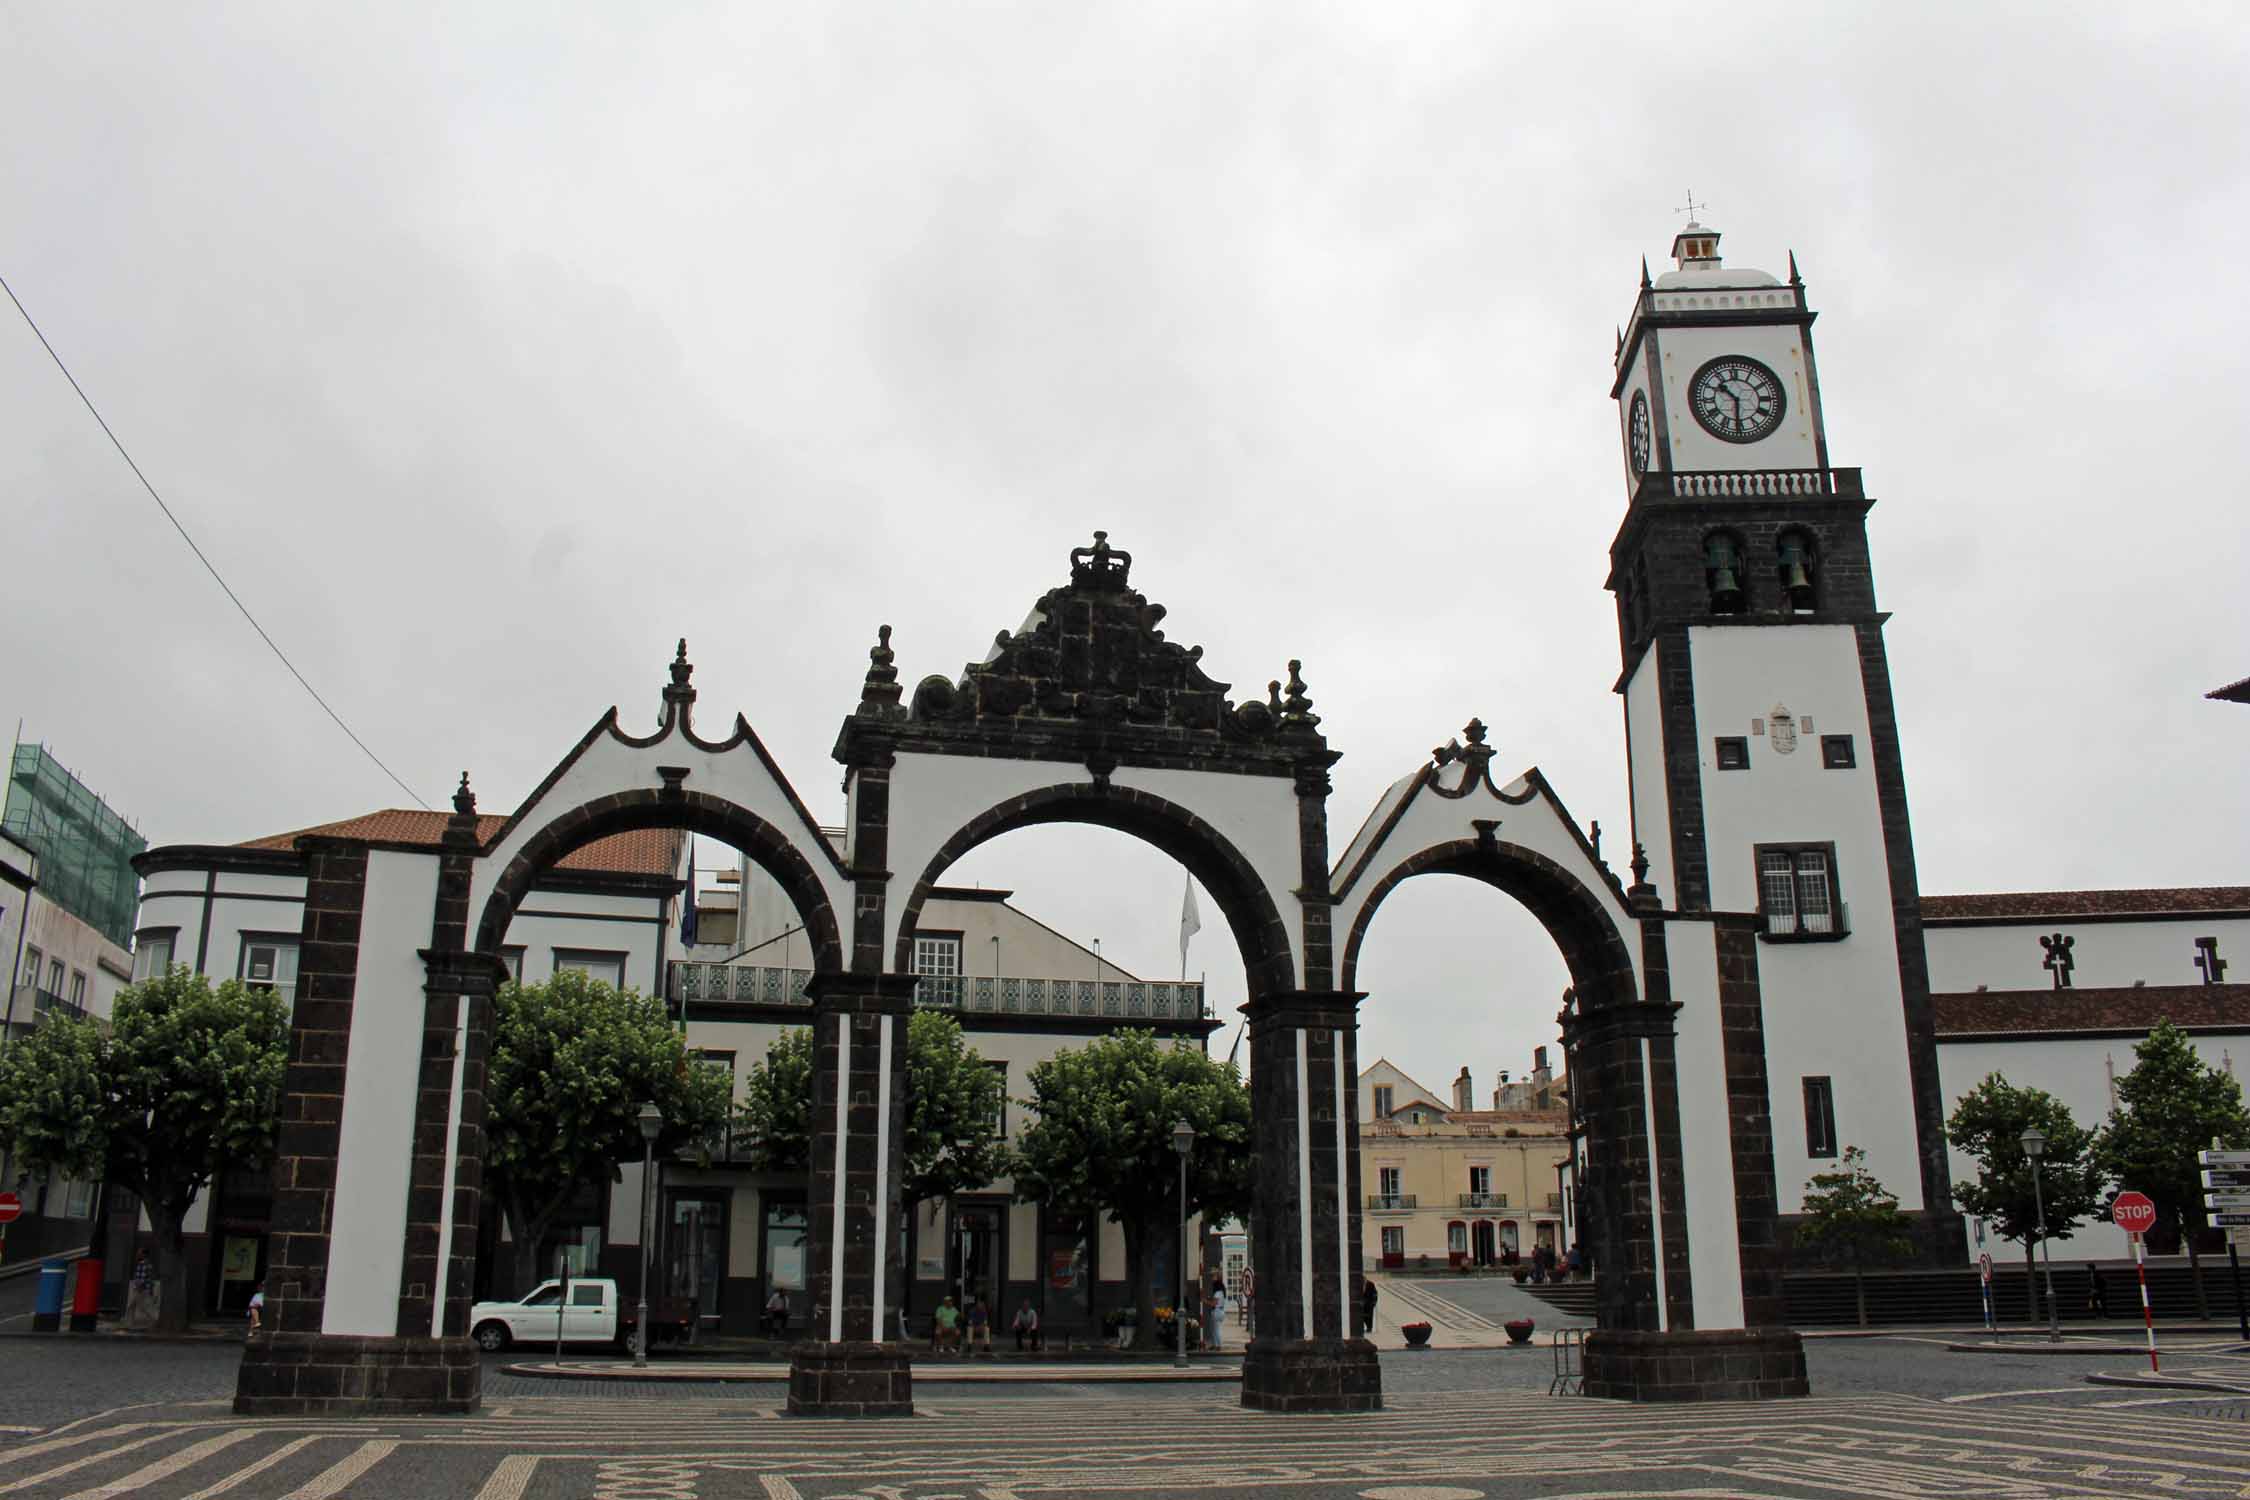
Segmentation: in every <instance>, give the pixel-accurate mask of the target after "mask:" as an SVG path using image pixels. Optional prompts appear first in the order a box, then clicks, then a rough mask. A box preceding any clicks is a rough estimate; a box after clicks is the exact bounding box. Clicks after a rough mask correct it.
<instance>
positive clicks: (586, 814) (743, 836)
mask: <svg viewBox="0 0 2250 1500" xmlns="http://www.w3.org/2000/svg"><path fill="white" fill-rule="evenodd" d="M640 828H681V829H685V830H687V831H688V832H690V833H701V834H707V835H709V836H710V837H712V838H715V839H724V840H725V841H726V842H728V843H730V844H732V845H734V846H735V847H736V848H738V849H740V850H741V851H742V852H743V853H745V854H747V855H749V856H750V858H751V859H753V860H755V861H756V862H757V863H758V865H759V866H760V867H761V868H763V869H764V870H765V871H766V873H768V874H769V875H771V876H773V878H774V881H775V883H776V884H778V885H779V886H780V887H781V889H782V890H783V892H785V893H786V894H787V895H788V897H789V899H790V901H791V902H792V903H793V904H794V905H795V906H796V908H797V915H798V919H799V920H800V921H802V922H803V923H804V924H805V933H806V935H807V937H808V938H809V939H810V940H811V943H812V950H813V966H814V967H815V968H816V969H818V970H821V971H824V972H836V971H840V970H841V969H842V968H843V967H844V948H843V942H842V940H841V938H840V936H839V932H840V929H839V926H838V924H837V920H836V912H835V908H834V907H833V905H832V904H831V903H830V902H829V899H828V893H827V891H826V890H825V889H823V888H822V886H821V883H820V877H819V875H818V874H817V873H815V871H814V869H813V866H812V861H811V860H809V859H807V858H806V857H805V853H804V851H803V850H801V849H799V848H798V847H797V846H796V844H794V843H793V842H791V841H790V839H789V837H788V836H787V835H786V834H784V833H783V832H782V831H781V830H780V829H778V828H776V827H774V825H773V824H771V823H769V822H767V821H766V820H765V819H764V818H761V817H759V816H758V815H757V814H756V813H754V812H751V811H750V810H749V809H748V808H745V807H743V806H741V805H740V804H738V803H734V802H730V801H728V800H727V799H726V798H724V797H714V796H712V795H711V794H709V793H707V792H692V791H688V790H686V789H685V788H678V787H663V788H645V789H639V790H634V791H626V792H616V793H613V794H612V795H610V796H607V797H601V798H598V799H596V800H595V801H592V802H588V803H585V804H583V805H581V806H578V807H574V808H571V809H570V810H569V811H567V812H562V813H557V814H556V815H555V816H554V817H553V818H551V819H549V820H548V822H547V823H546V825H545V826H544V827H542V828H541V829H540V830H539V831H538V832H537V833H535V834H533V835H532V836H531V838H530V839H529V840H528V841H526V842H525V844H524V845H523V847H522V848H521V849H519V850H518V851H517V852H516V855H515V857H514V858H513V859H511V860H509V861H508V864H507V867H506V868H505V869H503V870H502V871H501V872H500V877H499V879H498V880H497V881H496V882H495V883H494V885H493V887H492V894H491V895H489V896H487V897H486V898H485V903H484V913H483V916H482V918H481V919H480V920H479V921H478V923H477V930H476V933H475V948H476V950H477V951H478V952H480V953H494V954H496V953H498V952H499V951H500V939H501V938H502V937H503V936H504V935H505V934H506V933H507V930H508V923H509V921H510V919H512V918H513V917H514V916H515V912H516V907H517V906H518V905H520V904H521V903H522V901H523V898H524V897H525V896H526V895H527V894H529V893H530V890H531V887H532V885H533V884H534V883H535V882H536V881H537V880H538V879H539V877H540V875H542V874H543V873H545V872H546V871H547V870H549V869H551V868H553V867H554V864H555V862H556V861H557V860H560V859H561V858H562V857H563V856H564V855H566V854H569V853H570V852H571V851H572V850H574V849H578V848H582V847H583V846H585V845H587V844H590V843H592V842H594V840H596V839H602V838H607V837H609V836H610V835H611V834H613V833H628V832H631V831H633V830H635V829H640Z"/></svg>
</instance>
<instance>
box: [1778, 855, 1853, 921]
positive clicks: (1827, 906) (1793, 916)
mask: <svg viewBox="0 0 2250 1500" xmlns="http://www.w3.org/2000/svg"><path fill="white" fill-rule="evenodd" d="M1758 914H1759V916H1760V917H1761V918H1763V925H1764V930H1765V936H1766V937H1768V938H1777V939H1834V938H1840V937H1843V936H1845V935H1846V933H1847V927H1846V923H1845V921H1844V903H1843V902H1842V901H1841V900H1839V899H1838V897H1837V892H1836V850H1835V846H1834V845H1832V844H1760V845H1759V846H1758Z"/></svg>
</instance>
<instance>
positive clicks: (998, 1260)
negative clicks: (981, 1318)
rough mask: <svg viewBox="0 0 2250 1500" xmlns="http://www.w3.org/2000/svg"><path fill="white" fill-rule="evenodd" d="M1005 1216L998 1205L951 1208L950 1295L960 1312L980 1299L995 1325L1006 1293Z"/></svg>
mask: <svg viewBox="0 0 2250 1500" xmlns="http://www.w3.org/2000/svg"><path fill="white" fill-rule="evenodd" d="M1007 1213H1008V1210H1007V1206H1006V1205H1005V1204H1001V1203H956V1204H954V1205H953V1243H952V1247H951V1249H952V1261H953V1264H952V1266H951V1268H950V1269H951V1271H952V1275H951V1277H950V1278H949V1279H950V1281H951V1282H952V1286H953V1295H954V1296H955V1297H956V1298H958V1299H959V1300H960V1306H961V1308H962V1310H963V1311H964V1312H966V1311H967V1309H968V1306H969V1299H970V1298H971V1297H980V1298H982V1299H983V1300H984V1306H985V1310H986V1312H987V1313H989V1314H990V1315H991V1317H992V1319H993V1322H994V1323H995V1324H997V1323H998V1322H999V1321H1000V1313H999V1309H1000V1307H1001V1305H1002V1299H1003V1298H1004V1297H1005V1296H1006V1294H1007V1290H1008V1288H1007V1284H1006V1278H1007V1274H1008V1242H1007Z"/></svg>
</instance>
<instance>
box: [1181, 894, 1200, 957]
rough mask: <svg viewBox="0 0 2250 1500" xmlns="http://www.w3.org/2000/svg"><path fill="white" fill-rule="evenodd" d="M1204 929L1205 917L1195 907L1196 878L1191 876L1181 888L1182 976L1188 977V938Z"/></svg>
mask: <svg viewBox="0 0 2250 1500" xmlns="http://www.w3.org/2000/svg"><path fill="white" fill-rule="evenodd" d="M1202 930H1203V918H1202V916H1201V914H1200V913H1198V912H1197V911H1196V909H1195V879H1194V877H1193V876H1190V877H1189V878H1188V879H1187V881H1186V883H1185V884H1184V885H1182V887H1181V889H1180V978H1181V979H1182V980H1185V979H1186V978H1187V955H1188V939H1189V938H1192V937H1194V936H1195V935H1196V934H1197V933H1199V932H1201V931H1202Z"/></svg>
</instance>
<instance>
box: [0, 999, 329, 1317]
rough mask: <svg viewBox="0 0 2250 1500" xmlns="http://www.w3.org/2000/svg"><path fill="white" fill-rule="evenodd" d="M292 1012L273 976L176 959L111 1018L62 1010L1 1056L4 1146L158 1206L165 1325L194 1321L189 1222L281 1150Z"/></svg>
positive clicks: (150, 1207)
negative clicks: (227, 1173) (245, 978)
mask: <svg viewBox="0 0 2250 1500" xmlns="http://www.w3.org/2000/svg"><path fill="white" fill-rule="evenodd" d="M288 1051H289V1013H288V1010H287V1008H286V1007H285V1006H284V1005H283V1003H282V1001H281V998H280V997H279V996H277V995H275V994H274V992H273V991H272V990H271V989H268V988H266V987H264V986H251V985H245V984H243V983H242V982H241V981H240V980H234V979H230V980H227V981H226V982H224V983H223V984H220V985H219V986H218V987H217V988H215V989H214V988H213V987H212V985H211V981H210V980H209V979H207V978H205V977H204V976H203V975H201V974H197V973H193V972H191V971H190V970H189V969H188V968H187V967H186V966H184V965H180V966H175V967H174V968H173V969H172V970H171V971H170V972H169V973H167V974H164V975H162V976H159V977H154V978H150V979H146V980H143V981H142V982H141V983H139V984H136V985H131V986H129V987H127V988H125V989H123V990H120V991H118V994H117V999H116V1002H115V1003H114V1005H113V1006H112V1007H111V1011H110V1020H109V1026H108V1030H107V1031H106V1032H105V1031H104V1030H103V1026H102V1023H101V1022H100V1021H98V1020H95V1019H93V1018H91V1017H69V1016H62V1015H50V1016H49V1017H48V1018H47V1019H46V1020H44V1021H42V1022H41V1023H40V1024H39V1026H38V1028H37V1029H36V1030H34V1031H32V1032H31V1034H30V1035H28V1036H25V1037H23V1038H21V1039H20V1040H18V1041H17V1042H16V1043H15V1044H14V1045H13V1046H11V1047H10V1048H9V1049H8V1051H7V1054H6V1056H5V1057H0V1145H4V1146H6V1147H7V1148H8V1149H10V1150H12V1151H15V1152H17V1153H19V1154H20V1155H21V1156H22V1158H23V1160H24V1162H25V1163H26V1164H27V1165H29V1166H32V1167H34V1168H38V1169H44V1170H50V1171H60V1172H66V1173H68V1174H70V1175H71V1176H74V1177H80V1178H100V1179H101V1180H102V1181H103V1182H105V1183H108V1184H109V1185H110V1186H112V1187H120V1188H125V1189H128V1190H129V1191H131V1192H132V1193H133V1194H134V1196H135V1197H137V1198H139V1199H140V1202H141V1206H142V1207H143V1208H144V1209H146V1210H147V1211H148V1216H149V1223H150V1225H151V1227H152V1228H153V1229H154V1230H155V1236H156V1246H155V1249H156V1257H155V1258H156V1272H157V1279H158V1282H159V1284H160V1285H161V1286H162V1287H163V1300H162V1302H161V1304H160V1305H159V1307H158V1311H157V1326H158V1327H159V1328H161V1329H164V1330H167V1331H171V1332H177V1331H179V1330H181V1329H184V1328H186V1327H187V1321H188V1288H187V1260H186V1256H185V1254H184V1253H183V1252H184V1248H185V1246H184V1238H183V1232H182V1228H181V1226H182V1224H183V1223H184V1222H185V1221H186V1218H187V1212H188V1209H189V1208H190V1207H191V1206H192V1205H193V1204H194V1202H195V1198H196V1195H197V1194H198V1193H200V1192H201V1191H202V1190H203V1189H204V1188H205V1187H207V1186H209V1185H210V1182H211V1179H212V1177H213V1176H214V1175H215V1174H216V1173H218V1172H219V1171H222V1170H225V1169H228V1168H236V1167H249V1168H256V1167H258V1166H262V1165H264V1164H265V1163H267V1162H269V1161H270V1160H271V1159H272V1157H273V1142H274V1130H275V1125H276V1122H277V1121H278V1119H279V1114H280V1107H281V1079H282V1073H283V1071H284V1069H285V1068H286V1066H287V1059H288Z"/></svg>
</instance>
